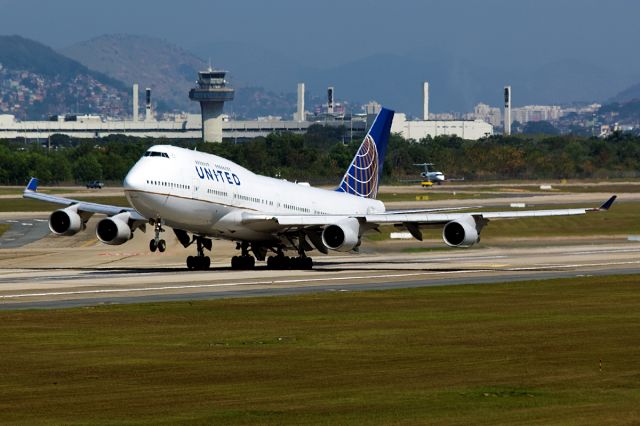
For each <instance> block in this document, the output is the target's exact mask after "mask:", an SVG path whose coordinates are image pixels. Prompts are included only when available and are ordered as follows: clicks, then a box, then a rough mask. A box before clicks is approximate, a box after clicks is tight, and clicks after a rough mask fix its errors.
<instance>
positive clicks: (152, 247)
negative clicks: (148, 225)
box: [149, 239, 158, 253]
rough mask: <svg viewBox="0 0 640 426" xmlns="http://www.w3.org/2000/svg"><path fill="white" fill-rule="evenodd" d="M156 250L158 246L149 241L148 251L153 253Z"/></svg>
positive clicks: (154, 241) (153, 241)
mask: <svg viewBox="0 0 640 426" xmlns="http://www.w3.org/2000/svg"><path fill="white" fill-rule="evenodd" d="M157 248H158V244H157V243H156V240H155V239H154V240H151V241H149V250H151V252H152V253H155V252H156V249H157Z"/></svg>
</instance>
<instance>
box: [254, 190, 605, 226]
mask: <svg viewBox="0 0 640 426" xmlns="http://www.w3.org/2000/svg"><path fill="white" fill-rule="evenodd" d="M615 199H616V196H615V195H614V196H612V197H611V198H609V199H608V200H607V201H606V202H605V203H604V204H602V205H601V206H600V207H595V208H577V209H554V210H525V211H501V212H468V213H459V212H455V213H454V212H448V213H441V212H437V211H436V210H434V212H428V211H426V212H419V211H413V212H412V211H406V212H402V211H396V212H394V211H391V212H385V213H378V214H364V215H351V216H349V215H282V214H274V215H270V214H253V213H244V214H243V216H242V223H243V224H245V225H247V226H249V227H256V228H260V229H263V230H265V229H273V230H274V231H276V230H278V229H280V230H284V229H287V228H294V229H300V228H307V227H309V228H310V227H320V226H327V225H331V224H335V223H336V222H338V221H340V220H342V219H345V218H347V217H353V218H356V219H358V221H359V222H360V223H361V224H362V225H369V227H370V228H373V227H375V226H377V225H394V224H398V225H404V226H407V225H409V226H411V227H416V226H417V227H420V226H427V225H441V224H442V225H443V224H446V223H449V222H451V221H454V220H458V219H462V218H466V217H473V218H474V219H475V220H476V222H478V221H480V222H484V223H486V222H488V221H489V220H499V219H517V218H525V217H543V216H573V215H582V214H586V213H588V212H597V211H606V210H609V208H610V207H611V205H612V204H613V202H614V201H615ZM458 209H461V208H458Z"/></svg>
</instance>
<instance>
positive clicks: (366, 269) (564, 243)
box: [0, 189, 640, 309]
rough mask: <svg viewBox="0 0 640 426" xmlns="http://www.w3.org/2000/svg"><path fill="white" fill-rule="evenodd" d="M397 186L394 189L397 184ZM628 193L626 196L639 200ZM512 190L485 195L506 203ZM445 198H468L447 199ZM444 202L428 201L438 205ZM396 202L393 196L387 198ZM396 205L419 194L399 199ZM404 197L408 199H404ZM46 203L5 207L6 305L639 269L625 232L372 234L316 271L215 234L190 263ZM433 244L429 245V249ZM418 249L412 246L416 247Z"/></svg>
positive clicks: (0, 287)
mask: <svg viewBox="0 0 640 426" xmlns="http://www.w3.org/2000/svg"><path fill="white" fill-rule="evenodd" d="M391 190H393V189H391ZM605 195H606V194H604V193H603V194H600V193H586V194H549V195H546V196H542V195H536V197H540V199H538V198H535V197H530V198H529V199H528V200H527V203H532V202H533V201H535V202H536V203H540V204H553V203H558V202H562V203H567V202H573V203H585V204H588V203H593V204H594V206H595V205H598V203H597V201H599V200H602V201H604V199H605ZM639 196H640V194H635V193H629V194H623V195H621V196H620V199H621V200H623V201H624V200H627V198H629V200H627V201H633V200H635V198H634V197H639ZM514 199H515V198H514V197H510V198H508V199H504V198H493V199H491V198H485V199H482V200H474V201H473V203H475V202H476V201H481V204H484V205H492V204H494V203H495V204H496V205H501V206H502V205H505V204H506V203H509V202H513V201H514ZM439 203H441V204H446V205H447V206H451V205H455V204H456V203H466V204H469V200H445V201H441V202H439ZM439 203H438V202H429V206H431V207H436V204H439ZM389 204H394V203H389ZM395 204H397V206H394V207H395V208H401V207H409V205H412V204H414V203H413V202H398V203H395ZM405 204H406V206H405ZM47 217H48V212H41V213H24V212H23V213H2V214H0V223H6V224H9V225H10V228H9V230H8V231H7V232H6V233H5V234H4V235H3V236H2V237H0V309H30V308H62V307H73V306H93V305H99V304H111V303H137V302H159V301H169V300H176V301H177V300H196V299H205V298H206V299H210V298H225V297H255V296H272V295H283V294H302V293H313V292H338V291H340V292H345V291H359V290H381V289H394V288H406V287H419V286H443V285H460V284H484V283H496V282H507V281H521V280H540V279H550V278H562V277H575V276H580V275H613V274H636V273H637V274H640V242H638V241H627V238H626V236H622V235H616V236H605V237H603V236H599V237H598V236H594V237H584V238H574V239H572V240H567V239H566V238H560V237H558V238H555V239H549V238H547V239H546V241H543V240H541V239H525V240H517V241H516V240H513V241H512V240H509V241H502V242H501V241H499V240H491V239H488V240H487V241H489V243H486V242H483V243H481V244H479V245H477V246H474V247H472V248H470V249H447V248H446V247H444V246H443V243H442V241H441V240H439V241H425V242H423V243H418V242H398V241H384V242H372V241H367V242H365V244H363V246H362V253H361V254H359V255H344V254H342V255H341V254H335V253H332V254H331V255H329V256H322V255H319V254H317V253H315V256H314V260H315V267H314V269H313V270H312V271H272V270H268V269H266V267H265V266H263V265H264V263H259V264H258V267H257V268H256V269H255V270H252V271H233V270H231V269H230V268H229V261H230V258H231V257H232V256H233V255H235V254H236V250H235V245H234V244H233V243H230V242H224V241H215V242H214V247H213V253H212V267H213V268H212V269H211V270H209V271H197V272H196V271H187V269H186V267H185V259H186V257H187V256H189V255H193V249H192V248H191V249H184V248H183V247H182V246H181V245H180V244H179V243H178V241H177V240H176V239H175V237H174V236H173V233H167V235H165V236H164V238H166V240H167V244H168V247H167V252H166V253H162V254H160V253H150V252H149V249H148V241H149V240H148V238H149V236H148V235H145V234H140V233H136V236H135V238H134V239H133V240H131V241H129V242H127V243H126V244H124V245H122V246H107V245H104V244H100V243H98V242H97V241H96V238H95V223H96V221H97V220H96V218H92V219H91V220H90V221H89V223H88V228H87V229H86V230H85V231H84V232H80V233H78V234H76V235H74V236H71V237H56V236H52V235H50V234H49V231H48V226H47ZM425 248H426V249H427V250H429V251H424V250H423V249H425ZM409 250H411V252H408V251H409Z"/></svg>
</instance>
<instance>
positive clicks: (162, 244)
mask: <svg viewBox="0 0 640 426" xmlns="http://www.w3.org/2000/svg"><path fill="white" fill-rule="evenodd" d="M153 230H154V232H155V237H153V240H151V241H149V250H151V252H153V253H155V251H156V250H158V251H159V252H160V253H164V251H165V250H166V249H167V242H166V241H165V240H161V239H160V233H161V232H164V229H163V228H162V221H161V220H159V219H158V220H156V221H155V223H154V228H153Z"/></svg>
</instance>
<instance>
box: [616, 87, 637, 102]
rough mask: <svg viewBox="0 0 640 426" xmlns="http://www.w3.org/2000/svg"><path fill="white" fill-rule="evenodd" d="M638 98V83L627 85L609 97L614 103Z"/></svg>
mask: <svg viewBox="0 0 640 426" xmlns="http://www.w3.org/2000/svg"><path fill="white" fill-rule="evenodd" d="M636 100H640V83H636V84H634V85H633V86H630V87H627V88H626V89H624V90H622V91H621V92H620V93H618V94H617V95H616V96H614V97H613V98H612V99H611V102H614V103H626V102H630V101H636Z"/></svg>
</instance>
